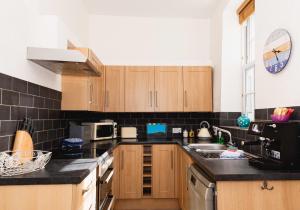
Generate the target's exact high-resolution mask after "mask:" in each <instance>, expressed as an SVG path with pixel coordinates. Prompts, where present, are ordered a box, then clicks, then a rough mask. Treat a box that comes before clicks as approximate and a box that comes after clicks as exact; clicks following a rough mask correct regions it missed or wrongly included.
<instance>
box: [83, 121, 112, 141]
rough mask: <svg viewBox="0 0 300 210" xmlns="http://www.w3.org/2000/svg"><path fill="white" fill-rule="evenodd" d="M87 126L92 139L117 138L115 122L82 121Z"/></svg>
mask: <svg viewBox="0 0 300 210" xmlns="http://www.w3.org/2000/svg"><path fill="white" fill-rule="evenodd" d="M82 125H83V126H88V127H89V134H90V139H91V140H93V141H98V140H106V139H115V138H117V123H116V122H97V123H82Z"/></svg>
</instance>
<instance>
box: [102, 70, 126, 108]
mask: <svg viewBox="0 0 300 210" xmlns="http://www.w3.org/2000/svg"><path fill="white" fill-rule="evenodd" d="M124 76H125V67H124V66H106V67H105V83H106V84H105V86H106V90H105V109H104V110H105V112H124V107H125V104H124V94H125V90H124Z"/></svg>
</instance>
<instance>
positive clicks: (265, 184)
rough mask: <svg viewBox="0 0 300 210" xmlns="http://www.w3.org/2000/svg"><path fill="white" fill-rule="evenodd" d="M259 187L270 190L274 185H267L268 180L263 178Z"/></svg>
mask: <svg viewBox="0 0 300 210" xmlns="http://www.w3.org/2000/svg"><path fill="white" fill-rule="evenodd" d="M260 188H261V190H269V191H271V190H273V189H274V186H271V187H268V181H266V180H264V181H263V183H262V185H261V187H260Z"/></svg>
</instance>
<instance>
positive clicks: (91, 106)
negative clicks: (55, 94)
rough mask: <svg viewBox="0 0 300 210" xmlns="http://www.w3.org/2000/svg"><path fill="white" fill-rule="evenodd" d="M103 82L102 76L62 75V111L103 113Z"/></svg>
mask: <svg viewBox="0 0 300 210" xmlns="http://www.w3.org/2000/svg"><path fill="white" fill-rule="evenodd" d="M101 72H102V74H103V69H102V70H101ZM104 81H105V80H104V78H103V76H101V77H87V76H71V75H62V102H61V108H62V110H82V111H103V107H104V104H103V103H104V101H103V98H104V96H103V94H104V87H105V86H104Z"/></svg>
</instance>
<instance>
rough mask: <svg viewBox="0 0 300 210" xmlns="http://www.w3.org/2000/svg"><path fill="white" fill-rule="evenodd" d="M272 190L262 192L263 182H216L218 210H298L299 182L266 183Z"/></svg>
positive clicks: (299, 206)
mask: <svg viewBox="0 0 300 210" xmlns="http://www.w3.org/2000/svg"><path fill="white" fill-rule="evenodd" d="M267 183H268V187H269V188H271V187H273V189H272V190H266V189H265V190H262V189H261V186H262V184H263V181H228V182H225V181H224V182H217V193H218V194H217V207H218V210H298V209H300V200H299V198H298V197H299V194H300V181H267Z"/></svg>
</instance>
